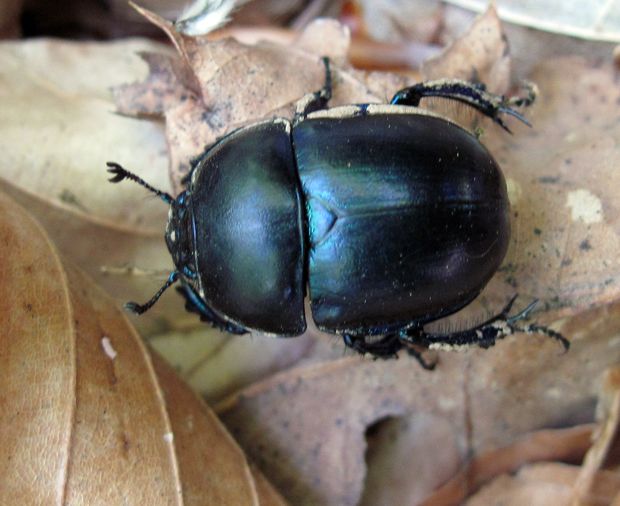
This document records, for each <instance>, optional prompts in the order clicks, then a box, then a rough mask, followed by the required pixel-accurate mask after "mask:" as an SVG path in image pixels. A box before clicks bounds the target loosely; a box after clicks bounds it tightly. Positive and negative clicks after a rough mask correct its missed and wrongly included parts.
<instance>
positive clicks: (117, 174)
mask: <svg viewBox="0 0 620 506" xmlns="http://www.w3.org/2000/svg"><path fill="white" fill-rule="evenodd" d="M106 165H107V166H108V167H109V169H108V172H109V173H110V174H114V176H113V177H111V178H110V179H109V181H110V182H112V183H120V182H121V181H122V180H123V179H131V180H132V181H135V182H136V183H138V184H139V185H140V186H144V187H145V188H146V189H147V190H149V191H150V192H153V193H154V194H155V195H157V196H158V197H159V198H160V199H162V200H163V201H164V202H165V203H166V204H172V203H173V202H174V199H173V198H172V196H171V195H170V194H169V193H166V192H163V191H161V190H158V189H157V188H153V187H152V186H151V185H150V184H148V183H147V182H146V181H145V180H144V179H142V178H141V177H138V176H136V175H135V174H134V173H133V172H129V171H128V170H126V169H124V168H123V167H122V166H120V165H119V164H118V163H115V162H107V163H106Z"/></svg>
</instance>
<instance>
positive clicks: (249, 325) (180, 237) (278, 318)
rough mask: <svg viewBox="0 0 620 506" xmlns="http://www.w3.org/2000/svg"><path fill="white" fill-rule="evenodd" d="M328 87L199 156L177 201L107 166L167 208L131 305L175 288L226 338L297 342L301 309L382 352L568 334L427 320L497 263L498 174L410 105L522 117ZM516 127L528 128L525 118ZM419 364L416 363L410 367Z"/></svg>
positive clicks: (447, 84)
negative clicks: (447, 325) (334, 97)
mask: <svg viewBox="0 0 620 506" xmlns="http://www.w3.org/2000/svg"><path fill="white" fill-rule="evenodd" d="M324 61H325V67H326V82H325V86H324V87H323V88H322V89H321V90H320V91H318V92H316V93H313V94H309V95H308V96H306V97H304V99H302V100H301V101H300V104H299V106H298V109H297V113H296V115H295V118H294V119H293V120H292V121H289V120H286V119H283V118H275V119H271V120H267V121H263V122H260V123H256V124H253V125H249V126H246V127H243V128H241V129H239V130H236V131H234V132H232V133H230V134H229V135H227V136H226V137H224V138H223V139H221V140H219V141H218V142H217V143H216V144H214V145H213V146H211V147H210V148H209V149H207V150H206V151H205V153H203V154H202V155H201V156H200V157H199V158H198V159H197V161H196V163H195V164H194V166H193V169H192V172H191V174H190V177H189V183H188V186H187V189H186V191H184V192H183V193H181V194H180V195H179V196H178V197H177V198H176V199H174V198H172V197H171V196H170V195H168V194H166V193H163V192H160V191H158V190H156V189H154V188H152V187H151V186H149V185H148V184H147V183H145V182H144V181H143V180H141V179H140V178H138V177H137V176H135V175H134V174H132V173H130V172H128V171H126V170H125V169H123V168H122V167H121V166H119V165H118V164H115V163H109V164H108V166H109V169H108V170H109V171H110V172H111V173H112V174H114V177H112V179H111V181H112V182H119V181H121V180H123V179H125V178H129V179H133V180H134V181H137V182H138V183H140V184H142V185H143V186H145V187H146V188H148V189H149V190H151V191H153V192H155V193H156V194H157V195H158V196H160V197H161V198H162V199H163V200H164V201H165V202H167V203H168V204H169V205H170V214H169V220H168V225H167V229H166V234H165V238H166V243H167V245H168V249H169V250H170V253H171V255H172V258H173V261H174V265H175V270H174V271H173V272H172V273H171V275H170V277H169V279H168V281H167V282H166V284H165V285H164V286H163V287H162V288H161V289H160V290H159V291H158V292H157V293H156V294H155V295H154V296H153V298H152V299H151V300H150V301H149V302H147V303H146V304H144V305H139V304H136V303H129V304H128V307H129V308H130V309H132V310H133V311H135V312H137V313H142V312H144V311H146V310H147V309H149V308H150V307H151V306H152V305H153V304H154V303H155V302H156V301H157V299H158V298H159V296H160V295H161V294H162V293H163V291H164V290H165V289H167V288H168V287H169V286H170V285H171V284H173V283H174V282H175V281H177V279H180V281H181V289H180V291H181V292H182V293H183V295H184V296H185V297H186V299H187V307H188V309H190V310H192V311H196V312H198V313H199V314H200V315H201V318H202V319H203V320H206V321H208V322H210V323H212V324H213V325H215V326H218V327H220V328H222V329H225V330H227V331H228V332H232V333H236V334H242V333H245V332H248V331H250V330H257V331H260V332H264V333H268V334H274V335H278V336H296V335H299V334H302V333H303V332H304V330H305V329H306V316H305V314H304V299H305V297H306V294H307V295H308V296H309V299H310V308H311V317H312V318H313V320H314V322H315V323H316V324H317V326H318V327H319V328H320V329H322V330H324V331H327V332H330V333H336V334H339V335H342V336H343V339H344V342H345V344H346V345H347V346H349V347H351V348H353V349H355V350H357V351H359V352H360V353H370V354H372V355H374V356H377V357H390V356H394V354H395V353H396V352H397V351H398V350H400V349H401V348H406V349H407V350H408V351H409V352H410V353H412V354H414V355H415V356H417V357H418V358H419V359H420V360H421V358H420V356H419V354H418V353H417V352H416V351H415V348H413V347H412V346H414V345H419V346H422V347H446V346H447V347H454V346H464V345H478V346H482V347H488V346H492V345H493V344H494V343H495V341H496V340H497V339H499V338H502V337H505V336H506V335H509V334H512V333H514V332H516V331H524V332H530V333H534V332H535V333H542V334H546V335H549V336H551V337H553V338H555V339H557V340H559V341H560V342H561V343H562V344H563V345H564V347H565V348H568V346H569V343H568V341H567V340H566V339H565V338H564V337H563V336H562V335H560V334H559V333H557V332H555V331H553V330H551V329H548V328H546V327H542V326H538V325H535V324H529V325H524V326H519V325H518V324H517V322H518V321H519V320H521V319H523V318H525V317H526V316H527V314H528V313H529V312H530V310H531V309H532V308H533V306H534V304H533V303H532V304H530V305H529V306H528V307H527V308H526V309H525V310H524V311H522V312H521V313H519V314H517V315H515V316H509V315H508V313H509V311H510V308H511V305H512V303H513V302H514V298H513V299H512V300H511V301H510V303H509V304H508V305H507V306H506V307H505V308H504V309H503V310H502V311H501V312H500V313H499V314H498V315H496V316H495V317H493V318H491V319H489V320H488V321H486V322H484V323H482V324H480V325H478V326H476V327H474V328H471V329H467V330H463V331H459V332H452V333H447V334H433V333H428V332H425V331H424V325H425V324H426V323H429V322H431V321H434V320H438V319H440V318H443V317H444V316H447V315H449V314H451V313H454V312H456V311H458V310H459V309H461V308H463V307H464V306H466V305H467V304H469V303H470V302H471V301H472V300H473V299H474V298H476V297H477V296H478V294H479V293H480V292H481V290H482V289H483V288H484V286H485V285H486V284H487V282H488V281H489V279H490V278H491V276H493V274H494V273H495V272H496V270H497V269H498V267H499V265H500V263H501V262H502V260H503V258H504V255H505V253H506V249H507V247H508V241H509V237H510V220H509V203H508V197H507V194H506V184H505V181H504V177H503V175H502V172H501V170H500V168H499V166H498V164H497V163H496V162H495V160H494V159H493V157H492V156H491V155H490V153H489V152H488V151H487V150H486V148H485V147H484V146H483V145H482V144H481V143H480V142H479V141H478V139H477V138H476V137H475V136H474V135H472V134H471V133H470V132H468V131H466V130H465V129H463V128H462V127H460V126H458V125H457V124H455V123H453V122H452V121H450V120H448V119H446V118H443V117H441V116H438V115H436V114H432V113H430V112H427V111H425V110H423V109H419V108H418V107H417V106H418V103H419V101H420V99H421V98H423V97H427V96H440V97H445V98H449V99H454V100H458V101H461V102H464V103H466V104H467V105H469V106H471V107H473V108H474V109H476V110H478V111H480V112H482V113H483V114H484V115H486V116H488V117H490V118H492V119H493V120H494V121H495V122H496V123H498V124H499V125H500V126H502V127H503V128H505V129H506V130H508V128H507V127H506V125H505V124H504V123H503V121H502V119H501V117H500V115H501V114H509V115H512V116H515V117H517V118H518V119H520V120H522V121H524V122H526V121H525V119H524V118H523V117H522V116H521V115H520V114H519V113H517V112H516V111H515V110H514V109H512V108H511V106H520V105H528V104H529V103H530V102H531V101H532V100H533V96H532V97H528V98H520V99H505V98H504V97H500V96H496V95H492V94H490V93H488V92H487V91H486V90H485V88H484V86H482V85H477V84H471V83H467V82H464V81H458V80H443V81H435V82H428V83H421V84H418V85H415V86H412V87H409V88H405V89H404V90H401V91H399V92H398V93H397V94H396V95H395V96H394V98H393V99H392V101H391V103H390V104H389V105H381V104H362V105H350V106H342V107H336V108H333V109H327V102H328V101H329V99H330V97H331V74H330V70H329V62H328V61H327V59H324ZM526 123H527V122H526ZM421 362H422V363H423V365H425V366H427V364H426V363H425V362H424V361H422V360H421Z"/></svg>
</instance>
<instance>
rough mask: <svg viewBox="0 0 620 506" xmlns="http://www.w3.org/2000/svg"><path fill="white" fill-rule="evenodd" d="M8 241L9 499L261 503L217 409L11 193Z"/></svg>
mask: <svg viewBox="0 0 620 506" xmlns="http://www.w3.org/2000/svg"><path fill="white" fill-rule="evenodd" d="M0 237H1V238H2V243H3V247H4V252H5V254H4V256H3V262H2V264H1V265H0V279H2V283H0V291H1V292H2V293H1V294H0V314H1V319H2V321H3V322H4V323H3V326H2V332H3V333H2V334H1V335H0V362H1V363H2V364H1V365H2V370H3V374H2V376H1V379H0V424H1V426H2V427H3V431H2V432H1V433H0V439H1V441H0V454H1V455H2V458H0V462H1V463H0V468H1V472H2V476H3V486H2V487H1V488H0V502H1V503H2V504H47V503H59V504H60V503H65V502H66V503H71V504H74V503H76V504H94V503H99V502H103V503H106V504H118V503H125V502H129V503H135V504H161V503H162V502H165V503H169V504H181V503H183V504H210V503H212V504H215V503H218V504H223V503H227V504H258V496H257V488H256V484H255V483H254V479H253V478H252V475H251V471H250V469H249V466H248V464H247V462H246V460H245V457H244V455H243V453H242V452H241V450H240V449H239V447H238V446H237V445H236V444H235V443H234V441H233V440H232V438H231V437H230V435H228V434H227V432H226V431H225V429H224V428H223V426H222V425H221V423H220V422H219V421H218V420H217V419H216V418H215V416H214V415H213V414H212V412H211V411H210V410H209V409H208V408H207V407H206V405H204V404H203V403H202V402H201V401H200V400H199V399H198V398H197V397H196V396H195V394H193V393H192V392H191V391H190V390H189V389H188V388H187V387H186V386H185V385H183V384H182V383H181V382H180V381H179V380H178V378H177V377H176V376H175V375H174V374H173V373H172V372H171V370H170V369H169V368H168V367H167V366H164V365H163V363H162V362H161V361H160V360H159V359H158V358H154V359H152V358H151V356H150V355H149V353H148V352H147V349H146V348H145V346H144V345H143V344H142V342H141V340H140V338H139V337H138V335H137V334H136V332H135V331H134V330H133V329H132V327H131V326H130V325H129V324H128V322H127V320H126V318H125V317H124V316H123V314H122V313H121V312H120V311H119V309H118V308H117V307H116V305H115V304H114V303H113V302H112V301H111V300H110V299H109V298H108V297H107V296H105V294H104V293H103V292H102V291H101V290H99V289H98V288H96V287H95V286H94V285H93V284H92V282H91V281H90V280H88V279H87V278H86V276H85V275H84V274H82V273H81V272H80V271H78V270H77V269H76V268H73V267H70V266H67V265H66V264H64V263H63V262H62V261H61V259H60V257H59V255H58V252H57V250H56V249H55V247H54V246H53V245H52V244H51V242H50V241H49V238H48V236H47V235H46V233H45V232H44V231H43V229H42V228H41V227H40V226H39V225H38V224H37V223H36V222H35V221H34V220H33V219H32V218H30V217H29V216H28V215H27V213H26V212H25V211H24V210H23V209H22V208H21V207H20V206H19V205H18V204H17V203H16V202H14V201H12V200H11V199H10V198H8V197H7V196H5V195H4V194H0ZM152 360H154V363H153V361H152ZM260 487H261V488H262V489H264V488H265V485H264V483H261V485H260Z"/></svg>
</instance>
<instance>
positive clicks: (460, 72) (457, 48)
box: [422, 5, 510, 93]
mask: <svg viewBox="0 0 620 506" xmlns="http://www.w3.org/2000/svg"><path fill="white" fill-rule="evenodd" d="M422 75H423V76H424V78H425V79H440V78H443V77H456V78H459V79H465V80H466V81H476V82H477V81H479V82H482V83H485V84H486V85H487V87H488V88H489V90H491V91H493V92H494V93H504V92H505V91H506V90H507V89H508V86H509V84H510V52H509V50H508V42H507V40H506V37H505V35H504V32H503V29H502V24H501V21H500V20H499V18H498V17H497V11H496V10H495V8H494V7H493V5H491V7H489V8H488V9H487V10H486V12H485V13H484V14H483V15H481V16H480V17H478V18H477V19H476V20H475V21H474V23H473V24H472V26H471V27H470V28H469V30H468V31H467V33H466V34H465V35H463V36H462V37H460V38H458V39H457V40H455V41H454V42H453V43H452V44H451V45H450V46H449V47H448V48H446V49H445V50H444V52H443V53H441V54H439V55H437V56H434V57H432V58H429V59H428V60H427V61H425V62H424V63H423V64H422Z"/></svg>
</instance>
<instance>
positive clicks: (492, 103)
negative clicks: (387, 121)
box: [390, 79, 536, 133]
mask: <svg viewBox="0 0 620 506" xmlns="http://www.w3.org/2000/svg"><path fill="white" fill-rule="evenodd" d="M527 90H528V94H527V96H525V97H513V98H507V97H505V96H503V95H494V94H493V93H489V92H488V91H487V90H486V86H485V85H484V84H477V83H470V82H467V81H462V80H460V79H441V80H438V81H428V82H424V83H418V84H414V85H413V86H410V87H408V88H403V89H402V90H400V91H398V92H397V93H396V94H395V95H394V97H393V98H392V100H391V101H390V103H391V104H398V105H411V106H416V107H417V106H418V105H419V104H420V100H421V99H422V98H424V97H442V98H447V99H451V100H457V101H459V102H463V103H465V104H467V105H469V106H470V107H473V108H474V109H476V110H477V111H479V112H481V113H482V114H484V115H485V116H487V117H489V118H491V119H492V120H493V121H494V122H495V123H497V124H498V125H499V126H501V127H502V128H503V129H504V130H506V131H507V132H509V133H510V129H509V128H508V127H507V126H506V124H505V123H504V121H503V120H502V118H501V117H500V114H508V115H510V116H514V117H515V118H517V119H518V120H519V121H521V122H523V123H525V124H526V125H527V126H531V125H530V123H529V122H528V121H527V120H526V119H525V118H524V117H523V116H522V115H521V114H519V113H518V112H517V111H515V110H514V109H512V107H511V106H514V107H525V106H528V105H531V104H532V103H533V102H534V100H535V99H536V88H535V86H534V85H533V84H531V83H530V84H528V85H527Z"/></svg>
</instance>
